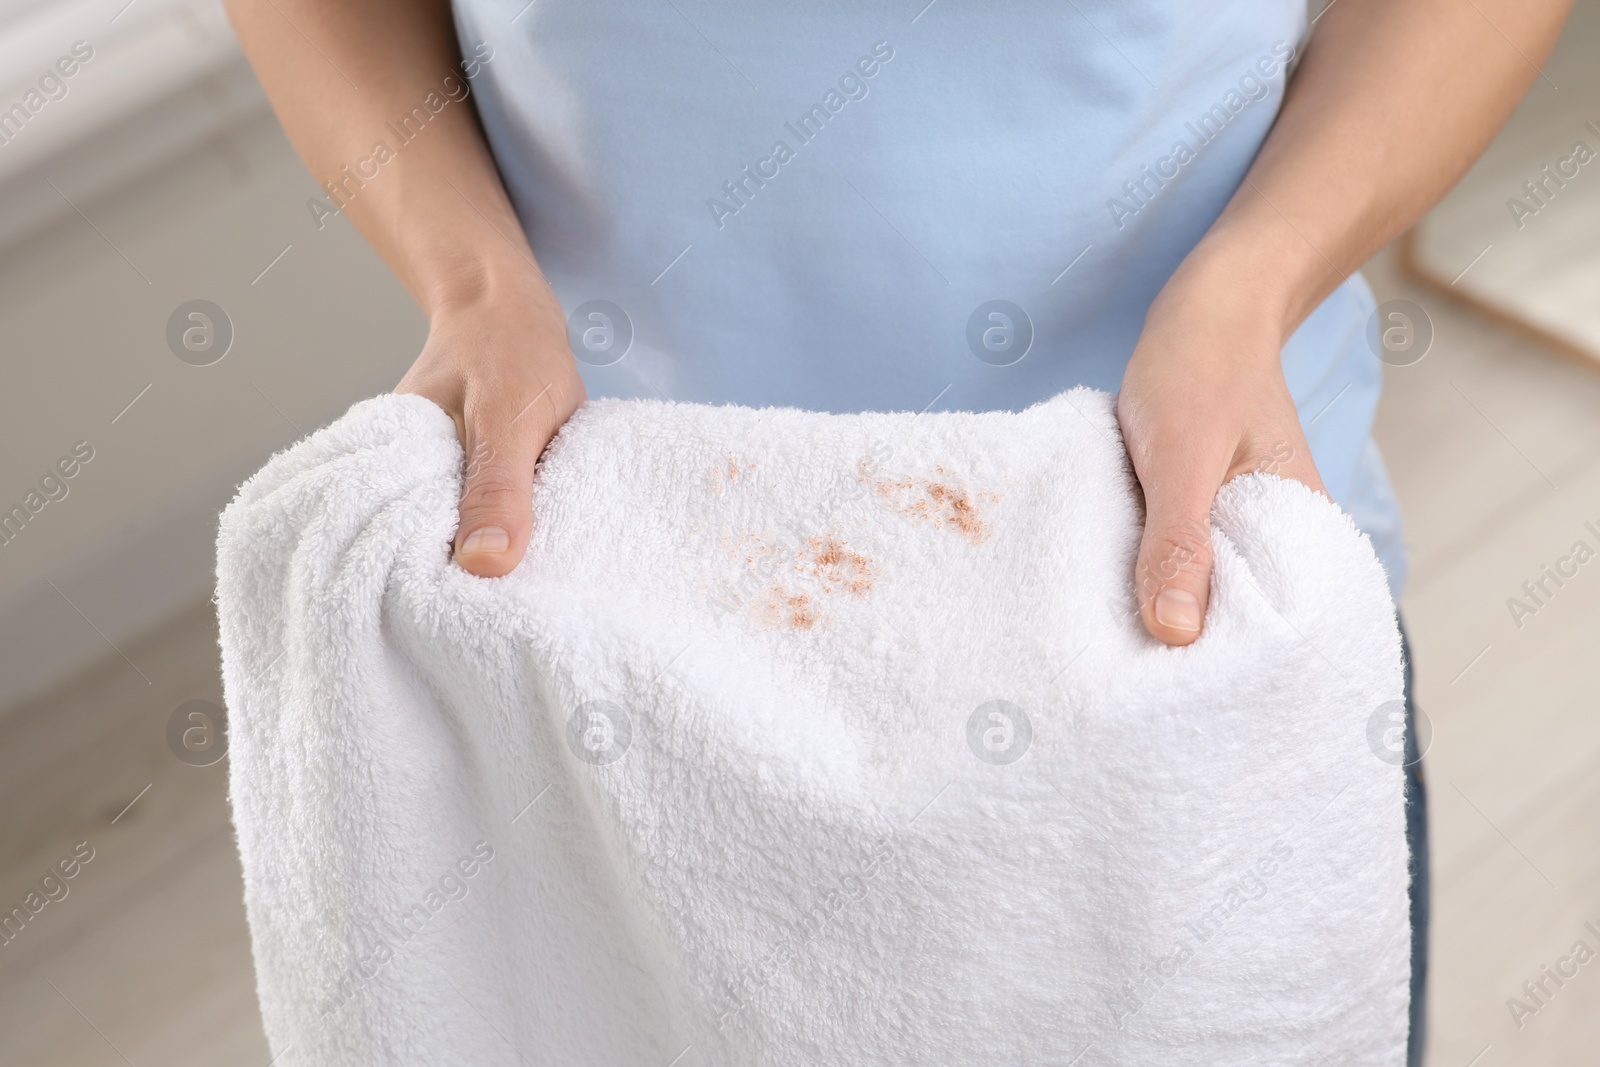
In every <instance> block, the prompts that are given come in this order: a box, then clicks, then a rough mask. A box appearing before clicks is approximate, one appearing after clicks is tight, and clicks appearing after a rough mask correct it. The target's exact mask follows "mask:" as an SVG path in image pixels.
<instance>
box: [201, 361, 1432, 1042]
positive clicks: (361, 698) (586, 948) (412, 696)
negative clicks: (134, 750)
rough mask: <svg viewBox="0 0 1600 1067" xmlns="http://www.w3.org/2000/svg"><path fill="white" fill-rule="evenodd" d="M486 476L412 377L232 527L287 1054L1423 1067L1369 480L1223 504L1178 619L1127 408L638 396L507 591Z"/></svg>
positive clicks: (257, 493) (266, 902) (1084, 403)
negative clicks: (1159, 620)
mask: <svg viewBox="0 0 1600 1067" xmlns="http://www.w3.org/2000/svg"><path fill="white" fill-rule="evenodd" d="M461 466H462V453H461V449H460V447H459V445H458V443H457V440H456V433H455V427H454V425H453V424H452V422H451V420H450V419H449V418H448V417H447V416H446V415H445V414H444V413H443V412H442V411H441V410H439V409H438V408H437V407H435V406H434V405H433V404H431V403H429V402H428V401H426V400H423V399H421V398H418V397H410V396H381V397H378V398H376V399H373V400H368V401H365V402H363V403H361V404H358V405H356V406H355V407H354V408H353V409H352V410H351V411H350V412H349V414H347V415H346V416H345V417H344V418H343V419H341V420H340V421H338V422H336V423H335V424H333V425H332V426H330V427H328V428H326V429H324V430H322V431H320V432H318V433H316V434H313V435H312V436H311V437H309V438H308V439H306V440H304V441H302V442H300V443H299V444H297V445H295V446H294V447H293V448H290V449H289V450H287V451H286V452H283V453H281V454H280V455H278V456H276V457H275V458H274V459H273V460H272V461H271V462H270V463H269V464H268V465H267V466H266V468H265V469H263V470H262V471H261V472H260V473H259V474H257V475H256V476H255V477H254V478H253V479H251V481H250V482H248V483H247V484H246V485H245V486H244V488H243V489H242V490H241V491H240V493H239V495H238V498H237V499H236V500H235V501H234V503H233V504H232V505H231V506H230V507H229V508H228V510H227V512H226V513H225V514H224V516H223V519H222V527H221V535H220V537H219V540H218V555H219V562H218V606H219V614H220V617H221V626H222V647H223V666H224V679H225V684H226V692H227V702H228V707H229V709H230V714H231V719H232V722H231V756H232V770H231V774H232V799H233V805H234V817H235V821H236V824H237V828H238V835H239V849H240V854H241V857H242V859H243V865H244V877H245V891H246V902H247V904H248V908H249V917H250V925H251V930H252V935H253V938H254V947H255V958H256V967H257V972H258V976H259V984H260V995H261V1003H262V1009H263V1013H264V1016H265V1019H266V1027H267V1033H268V1035H269V1037H270V1039H271V1043H272V1048H273V1052H274V1053H275V1054H277V1055H279V1056H280V1059H279V1060H277V1061H276V1062H277V1063H278V1064H279V1065H281V1067H289V1065H295V1064H305V1065H315V1067H325V1065H329V1064H406V1065H410V1064H427V1065H435V1064H472V1065H486V1064H519V1063H520V1064H545V1063H550V1064H574V1065H596V1067H610V1065H641V1067H668V1065H669V1064H670V1065H672V1067H694V1065H740V1067H746V1065H765V1064H773V1065H779V1064H781V1065H790V1064H819V1065H833V1064H919V1065H929V1064H969V1063H970V1064H978V1063H982V1064H991V1063H999V1064H1060V1065H1065V1064H1069V1063H1071V1064H1077V1065H1079V1067H1095V1065H1110V1064H1118V1065H1126V1064H1152V1065H1155V1064H1159V1065H1162V1067H1168V1065H1171V1064H1217V1065H1228V1067H1245V1065H1256V1064H1259V1065H1268V1064H1270V1065H1272V1067H1284V1065H1286V1064H1326V1063H1336V1064H1339V1065H1340V1067H1350V1065H1357V1064H1400V1063H1401V1062H1402V1061H1403V1058H1404V1056H1403V1049H1404V1044H1405V1036H1406V1012H1407V980H1408V974H1409V970H1408V968H1409V941H1408V926H1407V904H1406V884H1407V883H1406V848H1405V842H1404V831H1403V811H1402V806H1403V798H1402V771H1401V768H1400V766H1399V765H1398V760H1397V758H1395V757H1394V756H1393V755H1392V754H1391V751H1390V749H1391V748H1392V743H1393V741H1394V735H1393V721H1392V719H1391V716H1392V715H1394V714H1395V713H1396V712H1397V711H1398V708H1399V705H1398V703H1396V702H1398V701H1399V700H1400V698H1401V663H1400V651H1399V637H1398V632H1397V629H1396V625H1395V622H1394V618H1393V614H1392V610H1393V609H1392V605H1391V603H1390V600H1389V595H1388V590H1387V587H1386V585H1385V582H1384V576H1383V573H1382V571H1381V568H1380V565H1379V564H1378V562H1377V561H1376V559H1375V557H1374V556H1373V553H1372V550H1371V548H1370V546H1369V544H1368V542H1367V541H1366V539H1365V538H1364V537H1362V536H1361V535H1360V534H1359V533H1358V532H1357V531H1356V530H1355V528H1354V527H1353V525H1352V524H1351V522H1350V521H1349V519H1348V518H1347V517H1345V516H1344V515H1343V514H1341V513H1340V512H1339V511H1338V510H1337V509H1336V508H1335V507H1334V506H1333V505H1332V504H1330V503H1328V502H1327V501H1326V500H1324V499H1323V498H1321V497H1318V496H1315V495H1314V494H1312V493H1311V492H1310V491H1309V490H1307V489H1306V488H1304V487H1303V486H1301V485H1299V484H1297V483H1292V482H1287V481H1283V480H1280V479H1278V478H1276V477H1274V476H1271V475H1268V474H1252V475H1246V476H1244V477H1241V478H1238V479H1236V480H1235V481H1233V482H1231V483H1229V484H1228V485H1227V486H1226V487H1224V489H1223V490H1222V492H1221V494H1220V495H1219V497H1218V498H1217V501H1216V505H1215V509H1214V512H1213V532H1212V544H1213V547H1214V550H1215V553H1216V569H1215V576H1214V578H1213V586H1212V595H1211V604H1210V610H1209V615H1208V618H1207V629H1206V632H1205V633H1204V635H1203V636H1202V637H1201V638H1200V639H1199V640H1198V641H1197V642H1195V644H1193V645H1192V646H1190V647H1188V648H1166V647H1162V646H1160V645H1158V644H1157V643H1156V642H1154V641H1153V640H1152V639H1151V638H1149V637H1148V636H1147V635H1146V634H1145V633H1144V631H1143V629H1142V628H1141V626H1140V623H1139V620H1138V618H1137V617H1136V616H1135V615H1134V614H1133V613H1132V610H1131V585H1132V581H1131V571H1132V564H1133V558H1134V553H1135V547H1136V544H1137V539H1138V532H1139V523H1140V514H1139V510H1138V495H1137V488H1136V484H1135V483H1134V481H1133V479H1132V477H1131V474H1130V471H1129V467H1128V464H1127V460H1126V456H1125V454H1124V452H1123V449H1122V446H1121V443H1120V438H1119V436H1118V431H1117V425H1116V420H1115V418H1114V415H1113V410H1112V400H1111V398H1110V397H1109V396H1107V395H1105V394H1103V393H1097V392H1091V391H1087V390H1077V391H1074V392H1072V393H1068V394H1064V395H1062V396H1060V397H1057V398H1056V399H1054V400H1051V401H1049V402H1048V403H1043V404H1039V405H1037V406H1035V407H1033V408H1030V409H1029V410H1027V411H1024V412H1021V413H1005V412H1002V413H987V414H959V413H955V414H926V415H921V416H913V415H910V414H869V415H850V416H835V415H824V414H816V413H807V412H801V411H794V410H762V411H755V410H749V409H742V408H731V407H724V408H712V407H702V406H694V405H679V404H667V403H657V402H641V401H617V400H601V401H595V402H591V403H589V404H588V405H586V406H585V407H584V408H582V410H580V411H579V412H578V413H577V415H576V416H575V417H574V418H573V419H572V421H571V422H570V423H569V424H568V425H567V426H566V428H565V429H564V430H562V432H561V433H560V435H559V436H558V438H557V439H556V440H555V442H554V443H553V444H552V446H551V448H550V450H549V452H548V453H547V454H546V456H545V458H544V459H543V461H542V463H541V466H540V469H539V473H538V476H537V484H536V489H535V494H534V516H535V517H534V535H533V543H532V546H531V547H530V549H529V551H528V556H527V559H526V561H525V562H524V563H523V564H522V565H521V566H520V567H519V568H518V569H517V570H516V571H515V572H514V573H513V574H511V575H509V576H507V577H505V578H500V579H481V578H476V577H473V576H471V575H469V574H467V573H465V572H464V571H462V570H461V569H460V568H458V567H457V566H456V565H455V564H454V563H453V562H452V561H451V559H450V554H449V545H450V542H451V539H452V537H453V533H454V530H455V526H456V522H457V516H456V500H457V494H458V491H459V486H460V479H461ZM1375 739H1376V740H1375ZM1385 740H1386V741H1388V742H1390V744H1389V745H1388V746H1386V745H1385V744H1383V743H1382V742H1383V741H1385Z"/></svg>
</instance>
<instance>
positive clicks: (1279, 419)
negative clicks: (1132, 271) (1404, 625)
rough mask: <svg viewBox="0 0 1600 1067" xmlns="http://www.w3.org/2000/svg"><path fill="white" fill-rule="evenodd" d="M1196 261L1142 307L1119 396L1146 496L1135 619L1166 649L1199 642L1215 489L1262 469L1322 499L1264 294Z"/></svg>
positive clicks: (1277, 327) (1278, 331) (1277, 326)
mask: <svg viewBox="0 0 1600 1067" xmlns="http://www.w3.org/2000/svg"><path fill="white" fill-rule="evenodd" d="M1201 259H1202V256H1191V258H1190V260H1188V261H1186V262H1185V264H1184V266H1183V267H1182V268H1180V269H1179V271H1178V272H1177V273H1176V274H1174V275H1173V277H1172V280H1171V281H1170V282H1169V283H1168V284H1167V286H1166V288H1165V289H1163V290H1162V292H1161V294H1160V295H1159V296H1158V297H1157V298H1156V300H1155V302H1154V303H1153V304H1152V305H1151V307H1150V313H1149V315H1148V316H1146V318H1145V325H1144V331H1143V333H1141V334H1140V336H1139V343H1138V345H1137V346H1136V347H1135V348H1134V351H1133V357H1132V359H1130V360H1129V362H1128V367H1127V370H1126V371H1125V372H1124V374H1123V378H1122V389H1121V391H1120V392H1119V393H1118V395H1117V421H1118V422H1119V423H1120V424H1121V426H1122V437H1123V440H1124V442H1125V443H1126V444H1127V448H1128V455H1129V456H1130V457H1131V458H1132V460H1133V469H1134V472H1135V473H1136V474H1137V475H1138V477H1139V484H1140V485H1141V486H1143V487H1144V501H1145V521H1144V536H1143V538H1142V539H1141V541H1140V543H1139V557H1138V562H1137V563H1136V564H1135V567H1134V588H1135V593H1136V595H1137V597H1138V604H1139V615H1140V618H1142V619H1143V620H1144V625H1145V628H1146V629H1147V630H1149V631H1150V633H1151V635H1152V636H1154V637H1155V638H1157V639H1158V640H1160V641H1163V642H1165V643H1166V644H1169V645H1187V644H1189V643H1190V642H1191V641H1193V640H1194V639H1195V638H1197V637H1199V636H1200V630H1201V627H1202V624H1203V622H1204V620H1205V612H1206V601H1207V599H1208V597H1209V594H1210V590H1211V521H1210V516H1211V502H1212V499H1213V498H1214V497H1215V496H1216V495H1217V489H1218V488H1219V487H1220V486H1221V485H1222V483H1223V482H1225V481H1227V480H1228V479H1230V478H1232V477H1233V476H1234V475H1237V474H1243V473H1246V472H1248V471H1267V472H1270V473H1273V474H1279V475H1282V476H1283V477H1285V478H1294V479H1296V480H1298V481H1301V482H1304V483H1305V484H1306V485H1308V486H1310V487H1311V488H1312V489H1315V490H1317V491H1318V492H1324V490H1323V487H1322V479H1321V478H1319V477H1318V475H1317V468H1316V465H1315V464H1314V463H1313V462H1312V460H1311V452H1310V449H1308V448H1307V447H1306V439H1305V435H1304V434H1303V433H1302V432H1301V430H1300V419H1299V416H1298V415H1297V414H1296V412H1295V406H1294V401H1293V400H1291V399H1290V397H1289V389H1288V386H1287V385H1286V384H1285V383H1284V380H1283V368H1282V363H1281V361H1280V354H1279V353H1280V349H1281V347H1282V345H1283V340H1284V337H1283V333H1282V325H1281V319H1280V318H1279V317H1278V316H1276V315H1272V314H1264V313H1263V308H1267V307H1271V306H1272V305H1271V303H1270V301H1268V300H1267V299H1266V297H1267V294H1265V293H1262V292H1259V291H1255V290H1253V289H1252V287H1250V286H1248V285H1241V284H1240V282H1239V281H1238V280H1237V279H1238V277H1239V275H1237V274H1234V273H1233V272H1227V271H1217V272H1213V271H1212V270H1211V269H1210V268H1208V267H1206V266H1205V265H1203V264H1202V262H1201ZM1215 279H1221V280H1220V281H1218V280H1215Z"/></svg>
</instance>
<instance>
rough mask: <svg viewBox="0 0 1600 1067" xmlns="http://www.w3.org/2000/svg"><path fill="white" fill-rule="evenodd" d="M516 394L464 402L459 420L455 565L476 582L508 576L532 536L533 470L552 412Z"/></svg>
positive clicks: (545, 399) (542, 399)
mask: <svg viewBox="0 0 1600 1067" xmlns="http://www.w3.org/2000/svg"><path fill="white" fill-rule="evenodd" d="M523 392H524V390H506V391H504V392H502V393H501V394H499V395H490V396H480V397H477V398H471V397H469V398H468V400H467V403H466V404H465V406H464V410H463V412H462V427H461V430H462V434H461V440H462V444H463V445H464V446H465V448H466V452H467V469H466V477H465V478H464V480H463V482H462V486H461V524H460V526H459V527H458V528H457V530H456V543H455V552H456V562H457V563H459V564H460V565H461V567H462V569H463V570H465V571H467V572H468V573H470V574H476V575H478V576H479V577H481V578H498V577H500V576H501V575H504V574H509V573H510V572H511V571H512V570H513V569H514V568H515V567H516V565H517V564H518V563H521V562H522V557H523V555H524V554H525V553H526V552H527V550H528V539H529V537H530V536H531V535H532V533H533V470H534V465H535V464H536V463H538V461H539V454H540V453H541V452H543V451H544V447H545V445H547V444H548V443H549V442H550V438H551V437H552V436H553V435H554V433H555V422H554V419H553V417H552V412H553V410H554V405H553V404H552V403H551V402H550V397H549V394H548V390H546V391H545V392H544V393H543V394H536V393H534V392H532V391H529V392H528V395H526V396H524V395H522V393H523Z"/></svg>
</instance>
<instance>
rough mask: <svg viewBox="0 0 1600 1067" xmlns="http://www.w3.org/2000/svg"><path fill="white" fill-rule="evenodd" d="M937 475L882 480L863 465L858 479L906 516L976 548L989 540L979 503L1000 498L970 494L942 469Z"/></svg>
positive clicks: (858, 471) (998, 495) (937, 468)
mask: <svg viewBox="0 0 1600 1067" xmlns="http://www.w3.org/2000/svg"><path fill="white" fill-rule="evenodd" d="M934 473H935V474H937V475H938V477H937V478H913V477H911V476H909V475H901V476H900V477H899V478H879V477H875V476H873V474H872V472H871V471H870V470H869V469H868V467H867V465H866V464H865V463H862V464H861V466H860V467H859V468H858V470H857V477H858V478H859V479H860V480H861V481H863V482H865V483H867V485H869V486H871V487H872V489H873V490H874V491H875V492H876V493H877V494H878V495H879V496H880V497H883V498H884V499H885V500H886V501H887V502H888V504H889V506H891V507H893V508H894V509H895V510H896V511H897V512H899V513H900V514H902V515H905V516H908V517H910V518H913V519H917V520H919V521H922V522H931V523H933V524H934V525H935V526H938V527H941V528H943V527H949V528H950V529H953V530H954V531H955V532H956V533H958V534H960V535H961V536H962V537H965V538H966V539H967V540H968V541H971V542H972V543H973V544H979V543H981V542H983V541H986V540H988V537H989V524H988V523H987V522H985V521H984V519H983V516H982V514H981V513H980V512H979V508H978V503H979V502H987V503H991V504H992V503H996V502H998V501H999V500H1000V494H999V493H992V492H991V493H978V494H973V493H969V492H968V491H967V490H966V489H964V488H962V487H961V486H960V485H958V484H956V482H955V479H954V478H953V477H951V475H950V474H949V472H947V471H946V470H945V469H944V467H942V466H939V467H935V468H934Z"/></svg>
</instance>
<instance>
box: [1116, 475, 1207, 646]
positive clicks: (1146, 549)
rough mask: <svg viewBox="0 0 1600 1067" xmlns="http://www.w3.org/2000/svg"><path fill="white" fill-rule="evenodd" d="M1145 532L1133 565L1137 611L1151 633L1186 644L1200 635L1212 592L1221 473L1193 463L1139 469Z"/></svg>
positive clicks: (1167, 641) (1165, 640) (1166, 639)
mask: <svg viewBox="0 0 1600 1067" xmlns="http://www.w3.org/2000/svg"><path fill="white" fill-rule="evenodd" d="M1140 480H1141V482H1142V483H1143V484H1144V487H1145V494H1144V495H1145V522H1144V533H1143V535H1142V536H1141V538H1140V541H1139V558H1138V561H1137V563H1136V564H1135V565H1134V585H1135V589H1136V592H1137V594H1138V599H1139V616H1140V618H1141V619H1142V620H1143V622H1144V625H1145V629H1146V630H1148V631H1149V632H1150V636H1152V637H1154V638H1155V639H1156V640H1158V641H1161V642H1163V643H1165V644H1168V645H1187V644H1189V643H1190V642H1192V641H1194V640H1195V639H1196V638H1197V637H1199V636H1200V632H1201V630H1202V629H1203V627H1204V625H1205V615H1206V605H1207V603H1208V602H1209V600H1210V594H1211V502H1212V499H1213V498H1214V497H1215V496H1216V491H1217V486H1218V485H1219V484H1220V482H1221V479H1220V477H1216V476H1210V477H1208V476H1207V474H1206V472H1204V471H1203V470H1200V469H1197V468H1196V467H1195V466H1194V465H1192V464H1185V465H1184V466H1183V467H1179V468H1176V469H1174V468H1171V467H1168V468H1166V469H1163V468H1162V467H1160V466H1158V467H1157V468H1156V469H1155V470H1153V471H1151V472H1149V473H1148V474H1141V476H1140Z"/></svg>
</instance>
